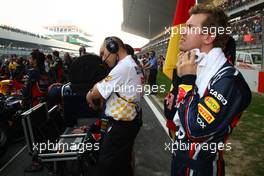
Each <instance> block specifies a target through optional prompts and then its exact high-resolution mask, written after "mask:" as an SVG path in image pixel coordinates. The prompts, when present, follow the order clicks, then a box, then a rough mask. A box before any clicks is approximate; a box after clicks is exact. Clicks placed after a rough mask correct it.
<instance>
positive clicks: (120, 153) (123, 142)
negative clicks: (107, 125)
mask: <svg viewBox="0 0 264 176" xmlns="http://www.w3.org/2000/svg"><path fill="white" fill-rule="evenodd" d="M111 123H112V128H111V129H110V131H109V132H108V133H107V134H106V135H105V136H104V139H103V143H102V145H101V147H100V155H99V161H98V166H97V169H96V176H133V168H132V150H133V145H134V140H135V138H136V136H137V134H138V132H139V129H140V127H141V126H142V119H141V117H140V118H136V119H134V120H133V121H129V122H126V121H115V120H112V122H111Z"/></svg>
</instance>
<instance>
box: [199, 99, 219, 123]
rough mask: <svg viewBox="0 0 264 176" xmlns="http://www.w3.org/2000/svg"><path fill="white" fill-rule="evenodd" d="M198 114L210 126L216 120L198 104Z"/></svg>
mask: <svg viewBox="0 0 264 176" xmlns="http://www.w3.org/2000/svg"><path fill="white" fill-rule="evenodd" d="M198 112H199V114H200V115H201V117H202V118H203V119H204V120H206V122H207V123H208V124H210V123H212V122H213V121H214V120H215V118H214V116H213V115H212V114H211V113H210V112H209V111H208V110H207V109H206V108H205V107H204V106H203V105H202V104H200V103H199V104H198Z"/></svg>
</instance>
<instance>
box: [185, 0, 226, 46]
mask: <svg viewBox="0 0 264 176" xmlns="http://www.w3.org/2000/svg"><path fill="white" fill-rule="evenodd" d="M189 13H190V15H194V14H206V15H207V18H206V19H205V20H204V22H203V23H202V27H207V28H211V27H216V28H217V29H218V28H219V27H223V28H224V29H226V28H227V27H228V26H229V23H228V17H227V15H226V14H225V12H224V11H223V10H222V9H221V8H220V7H215V6H213V5H208V4H197V5H195V6H193V7H192V8H191V9H190V11H189ZM228 37H229V36H228V35H227V34H226V33H225V32H224V33H223V34H219V33H218V32H216V38H215V40H214V42H213V46H214V47H221V48H223V47H224V46H225V44H226V42H227V40H228Z"/></svg>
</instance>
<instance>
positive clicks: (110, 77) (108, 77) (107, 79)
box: [104, 75, 113, 82]
mask: <svg viewBox="0 0 264 176" xmlns="http://www.w3.org/2000/svg"><path fill="white" fill-rule="evenodd" d="M112 79H113V78H112V76H111V75H108V76H107V77H106V78H105V79H104V81H105V82H108V81H111V80H112Z"/></svg>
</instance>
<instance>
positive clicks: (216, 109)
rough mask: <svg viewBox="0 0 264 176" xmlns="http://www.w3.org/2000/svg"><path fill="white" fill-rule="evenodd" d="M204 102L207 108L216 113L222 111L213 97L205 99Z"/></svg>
mask: <svg viewBox="0 0 264 176" xmlns="http://www.w3.org/2000/svg"><path fill="white" fill-rule="evenodd" d="M204 102H205V104H206V106H207V107H208V108H209V109H210V110H212V111H213V112H214V113H218V112H219V111H220V105H219V103H217V101H216V100H215V99H214V98H213V97H210V96H207V97H205V98H204Z"/></svg>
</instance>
